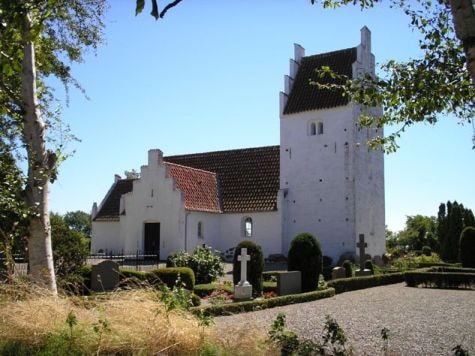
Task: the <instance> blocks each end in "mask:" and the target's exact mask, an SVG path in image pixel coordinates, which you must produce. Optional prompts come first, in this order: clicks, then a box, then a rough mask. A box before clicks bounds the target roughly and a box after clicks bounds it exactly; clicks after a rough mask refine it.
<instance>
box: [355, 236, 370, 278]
mask: <svg viewBox="0 0 475 356" xmlns="http://www.w3.org/2000/svg"><path fill="white" fill-rule="evenodd" d="M356 247H358V248H359V249H360V269H357V270H356V271H355V276H357V277H362V276H371V275H372V273H371V270H369V269H365V268H364V258H365V256H366V254H365V247H368V244H367V243H366V242H365V240H364V234H360V236H359V241H358V243H357V244H356Z"/></svg>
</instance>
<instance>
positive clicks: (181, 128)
mask: <svg viewBox="0 0 475 356" xmlns="http://www.w3.org/2000/svg"><path fill="white" fill-rule="evenodd" d="M134 3H135V1H133V0H127V1H119V0H114V1H112V0H111V1H110V4H111V6H110V10H109V12H108V15H107V20H106V24H107V26H106V30H105V39H106V43H105V44H104V45H103V46H101V47H100V48H99V50H98V52H97V55H96V56H94V55H93V54H92V53H91V54H89V55H87V56H86V60H85V62H84V63H82V64H79V65H74V67H73V73H74V75H75V77H76V79H77V80H78V81H79V82H80V83H81V84H82V86H83V87H84V88H85V89H86V92H87V95H88V96H89V98H90V100H87V99H86V98H85V97H84V96H83V95H82V94H81V93H80V92H78V91H77V90H74V89H72V90H71V93H70V102H69V106H66V104H65V102H63V103H62V106H63V114H62V117H63V120H64V121H65V122H66V123H68V124H69V125H70V126H71V129H72V131H73V133H74V134H75V135H76V136H77V137H79V138H80V139H81V142H72V143H70V144H69V146H68V149H69V150H70V151H71V150H75V151H76V153H75V154H74V155H73V156H72V157H71V158H69V159H68V160H67V161H66V162H64V163H63V164H62V166H61V168H60V175H59V179H58V180H57V181H56V182H55V183H54V184H53V185H52V186H51V202H50V209H51V210H52V211H55V212H59V213H65V212H67V211H72V210H84V211H90V209H91V206H92V203H93V202H94V201H96V202H97V203H100V201H101V199H102V198H103V197H104V195H105V193H106V192H107V190H108V189H109V187H110V185H111V184H112V182H113V177H114V174H115V173H118V174H123V172H124V171H125V170H131V169H133V168H134V169H137V170H138V169H139V168H140V166H141V165H143V164H146V161H147V151H148V150H149V149H151V148H159V149H161V150H162V151H163V152H164V154H165V155H171V154H181V153H194V152H206V151H213V150H224V149H233V148H243V147H257V146H266V145H277V144H279V91H281V90H283V87H284V81H283V77H284V75H285V74H288V71H289V58H291V57H293V43H299V44H301V45H302V46H303V47H304V48H305V49H306V54H307V55H311V54H317V53H321V52H327V51H332V50H338V49H342V48H347V47H353V46H356V45H358V44H359V42H360V28H361V27H363V26H364V25H366V26H368V27H369V28H370V30H371V32H372V40H373V44H372V51H373V53H374V54H375V56H376V61H377V62H378V63H382V62H384V61H386V60H388V59H396V60H404V59H407V58H410V57H416V56H418V55H419V53H420V52H419V49H418V47H417V34H415V33H413V32H412V31H411V30H410V29H409V27H408V23H409V22H408V19H407V18H406V17H405V16H404V15H403V14H402V13H401V12H400V11H397V10H391V9H389V8H388V7H387V6H378V7H377V8H376V9H372V10H368V11H366V10H365V11H360V10H359V8H357V7H352V6H349V7H346V8H341V9H336V10H323V9H322V8H321V7H317V6H312V5H310V1H306V0H300V1H295V0H260V1H251V0H241V1H237V0H226V1H203V0H185V1H183V2H182V3H181V4H180V5H179V6H177V7H175V8H174V9H172V10H171V11H170V12H169V13H168V14H167V16H166V17H165V19H164V20H163V21H162V20H160V21H155V20H154V19H153V18H152V17H151V16H149V15H148V13H149V12H150V8H149V7H146V9H145V10H144V13H143V14H142V15H140V16H138V17H135V16H134V10H135V9H134V6H135V4H134ZM146 6H149V4H148V2H147V3H146ZM57 94H58V96H59V97H60V98H61V97H62V96H63V94H62V89H61V87H60V86H58V90H57ZM390 129H391V128H388V130H390ZM471 135H472V129H471V126H470V125H467V124H466V125H464V126H462V125H458V124H457V123H456V122H455V120H454V119H452V118H445V119H444V120H441V122H440V123H439V124H437V125H436V126H430V125H419V126H415V127H413V128H410V129H409V131H408V132H407V133H406V134H404V135H403V137H402V138H401V140H400V141H399V144H400V146H401V148H400V149H399V150H398V151H397V152H396V153H393V154H390V155H386V157H385V189H386V224H387V225H388V227H389V228H390V229H391V230H399V229H402V228H403V227H404V223H405V219H406V215H415V214H423V215H436V213H437V209H438V205H439V204H440V203H441V202H446V201H447V200H457V201H459V202H462V203H463V204H464V205H465V206H466V207H469V208H472V210H473V209H474V208H475V183H474V182H475V168H474V167H475V166H474V157H475V151H473V150H472V149H471V147H472V144H471Z"/></svg>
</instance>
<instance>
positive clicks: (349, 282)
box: [327, 273, 404, 294]
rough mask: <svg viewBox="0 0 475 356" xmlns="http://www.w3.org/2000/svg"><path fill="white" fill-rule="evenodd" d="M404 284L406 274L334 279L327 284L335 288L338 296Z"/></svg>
mask: <svg viewBox="0 0 475 356" xmlns="http://www.w3.org/2000/svg"><path fill="white" fill-rule="evenodd" d="M400 282H404V273H391V274H381V275H377V276H367V277H353V278H341V279H334V280H331V281H329V282H327V285H328V287H332V288H335V291H336V293H337V294H339V293H344V292H349V291H352V290H358V289H365V288H371V287H377V286H384V285H387V284H394V283H400Z"/></svg>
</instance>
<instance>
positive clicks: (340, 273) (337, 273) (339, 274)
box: [332, 267, 346, 279]
mask: <svg viewBox="0 0 475 356" xmlns="http://www.w3.org/2000/svg"><path fill="white" fill-rule="evenodd" d="M338 278H346V269H344V268H343V267H335V268H333V269H332V279H338Z"/></svg>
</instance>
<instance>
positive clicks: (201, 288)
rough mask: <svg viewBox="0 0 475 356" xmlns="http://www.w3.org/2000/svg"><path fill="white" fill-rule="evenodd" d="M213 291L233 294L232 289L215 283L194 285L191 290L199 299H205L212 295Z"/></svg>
mask: <svg viewBox="0 0 475 356" xmlns="http://www.w3.org/2000/svg"><path fill="white" fill-rule="evenodd" d="M215 290H224V291H226V292H227V293H229V294H232V293H233V292H234V288H233V287H232V286H229V285H225V284H217V283H208V284H196V285H195V289H193V292H194V293H195V294H196V295H198V296H200V297H206V296H208V295H210V294H211V293H213V292H214V291H215Z"/></svg>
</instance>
